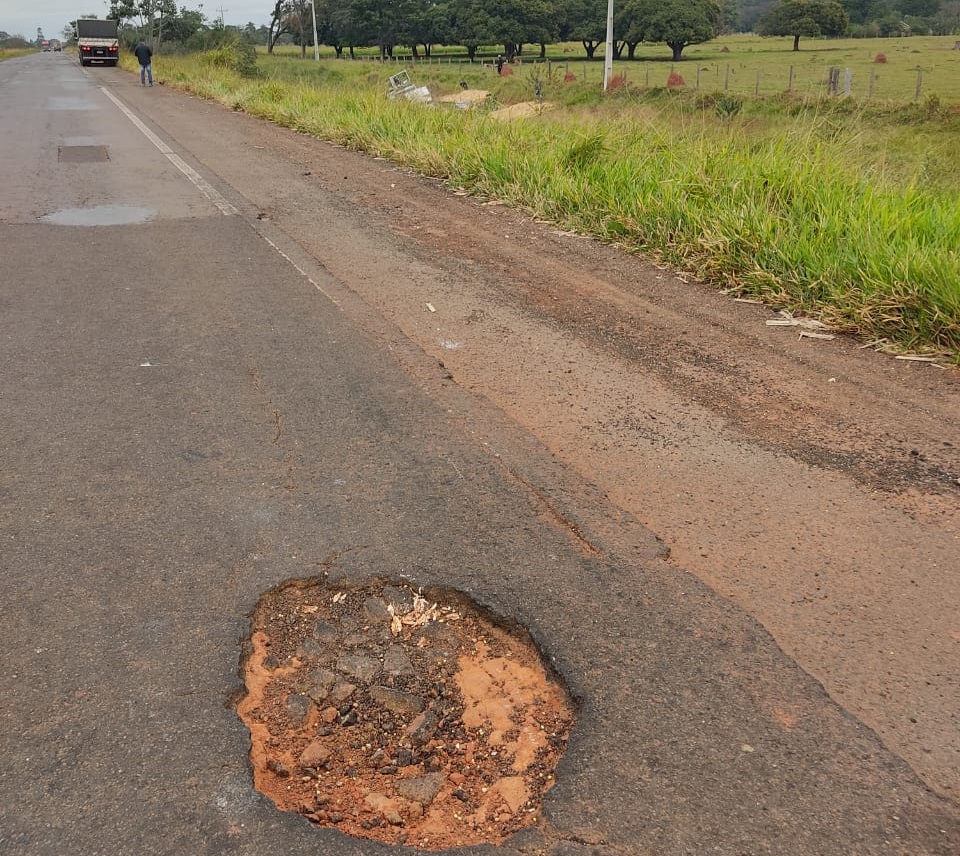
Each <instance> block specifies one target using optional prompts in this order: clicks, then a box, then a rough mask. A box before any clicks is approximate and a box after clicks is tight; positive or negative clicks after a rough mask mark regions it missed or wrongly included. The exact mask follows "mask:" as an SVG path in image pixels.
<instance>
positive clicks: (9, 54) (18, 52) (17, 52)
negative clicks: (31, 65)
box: [0, 48, 36, 62]
mask: <svg viewBox="0 0 960 856" xmlns="http://www.w3.org/2000/svg"><path fill="white" fill-rule="evenodd" d="M31 53H36V50H35V49H34V48H0V62H3V61H4V60H5V59H13V58H14V57H18V56H24V55H25V54H31Z"/></svg>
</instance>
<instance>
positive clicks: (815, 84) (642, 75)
mask: <svg viewBox="0 0 960 856" xmlns="http://www.w3.org/2000/svg"><path fill="white" fill-rule="evenodd" d="M345 58H347V57H345ZM354 61H361V62H380V63H384V64H388V65H395V66H405V67H408V68H409V69H411V70H415V69H416V68H417V67H423V66H433V65H436V66H438V67H439V66H442V65H444V64H446V65H448V66H450V65H454V64H456V65H457V67H458V68H463V67H465V66H466V67H468V68H471V67H472V68H485V67H489V68H492V67H493V66H494V59H493V58H492V57H488V56H483V57H474V58H473V59H470V58H465V57H443V56H437V57H434V56H419V57H413V56H412V55H400V54H394V55H393V56H390V57H386V58H385V59H383V60H381V59H380V58H379V57H376V56H363V57H355V58H354ZM571 64H574V65H580V73H579V74H573V72H571V70H570V66H571ZM538 65H545V66H546V71H547V75H548V77H549V76H550V75H551V73H552V70H553V68H554V67H558V68H559V67H561V66H562V67H563V69H564V73H565V75H566V76H568V79H570V78H569V75H573V77H574V78H576V79H578V80H581V81H582V82H584V83H590V82H595V83H597V84H598V85H602V83H603V64H602V63H600V62H596V61H589V60H586V61H584V60H574V61H573V63H571V61H570V60H553V59H550V58H541V57H535V58H520V59H519V60H518V62H517V66H519V68H520V69H523V68H525V67H526V68H529V67H530V66H538ZM641 66H642V71H640V67H641ZM515 68H516V66H515ZM688 69H689V70H688ZM651 70H653V73H651ZM658 70H659V71H660V74H659V75H658V73H657V72H658ZM691 71H692V72H693V74H692V75H690V72H691ZM804 71H805V72H806V73H804ZM913 71H914V72H915V75H916V77H915V79H914V82H913V88H912V92H911V91H909V90H904V87H903V85H902V83H901V85H900V86H899V87H896V90H894V89H892V88H891V87H889V86H888V87H884V86H883V85H882V83H883V82H884V81H883V78H882V76H881V75H880V74H878V72H877V68H876V66H871V67H870V71H869V74H867V75H866V76H864V75H863V73H855V72H854V70H853V69H851V68H840V67H838V66H830V67H827V68H826V69H809V68H807V69H803V67H800V68H798V67H797V66H794V65H792V64H791V65H789V66H788V67H787V68H786V69H783V70H782V71H781V72H780V73H779V74H778V73H777V72H776V71H775V70H773V69H772V68H771V67H767V66H764V67H763V68H750V67H749V66H747V65H746V64H744V63H710V64H702V63H699V62H698V63H696V66H695V67H694V68H692V69H691V68H690V64H689V63H687V62H684V63H683V64H682V65H681V66H679V71H678V69H677V67H676V66H675V65H674V64H672V63H671V64H669V66H668V65H667V64H666V63H664V62H659V61H658V62H651V61H646V60H640V61H636V62H634V61H618V62H617V63H615V72H614V77H621V78H622V79H623V80H624V81H626V80H627V79H630V80H631V83H632V84H633V85H639V83H640V80H641V79H642V80H643V87H644V88H646V89H649V88H650V87H651V85H652V86H660V87H670V88H681V87H682V88H687V89H695V90H697V91H705V92H724V93H731V94H740V95H753V96H754V97H761V96H763V95H778V94H785V93H795V94H798V95H813V96H819V95H829V96H836V97H861V98H868V99H874V98H877V99H887V100H895V101H897V100H898V101H906V100H911V99H912V100H913V101H915V102H916V101H920V100H921V99H922V98H923V96H924V92H925V91H926V90H927V89H930V91H931V92H933V91H935V84H934V87H931V86H930V85H929V81H927V82H926V84H925V79H924V71H925V69H924V68H922V67H921V66H916V67H915V69H913ZM751 72H752V73H751ZM811 72H813V74H812V75H811ZM684 73H687V74H688V75H690V76H691V77H692V80H691V81H687V80H686V79H684V78H683V74H684ZM676 75H678V76H679V78H680V80H681V82H679V83H678V82H676V80H672V79H673V78H674V77H675V76H676ZM658 76H659V77H660V78H661V79H660V80H659V81H658V80H657V77H658ZM947 100H954V99H947Z"/></svg>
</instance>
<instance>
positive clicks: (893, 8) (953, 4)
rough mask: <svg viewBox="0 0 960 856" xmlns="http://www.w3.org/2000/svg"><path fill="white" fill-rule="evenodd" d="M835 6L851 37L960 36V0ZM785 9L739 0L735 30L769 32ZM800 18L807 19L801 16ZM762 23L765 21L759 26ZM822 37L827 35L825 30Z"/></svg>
mask: <svg viewBox="0 0 960 856" xmlns="http://www.w3.org/2000/svg"><path fill="white" fill-rule="evenodd" d="M837 4H838V5H839V6H840V7H841V9H842V10H843V12H844V13H845V14H846V16H847V20H848V26H847V29H846V34H847V35H850V36H854V37H865V38H872V37H877V36H880V37H890V36H911V35H934V36H947V35H954V34H960V0H837ZM786 5H792V4H791V3H786V2H784V0H741V6H740V14H739V19H738V26H739V28H740V29H742V30H743V31H751V30H752V31H753V32H756V33H760V32H761V30H766V29H768V28H769V25H770V20H771V17H772V18H779V19H782V17H783V14H784V12H783V11H774V8H775V7H782V6H786ZM771 13H772V14H771ZM786 14H788V15H793V16H797V15H798V13H797V11H796V10H793V11H791V10H787V12H786ZM799 17H807V18H809V16H803V15H802V14H799ZM818 17H820V13H814V15H813V18H814V19H816V18H818ZM761 19H766V20H765V22H764V24H762V25H761V24H760V21H761ZM767 34H769V35H774V34H773V33H767ZM822 34H823V35H828V33H827V32H826V31H825V30H824V31H823V32H822ZM775 35H793V33H777V34H775ZM800 35H804V36H806V35H816V33H809V34H808V33H801V34H800Z"/></svg>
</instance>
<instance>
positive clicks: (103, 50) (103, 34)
mask: <svg viewBox="0 0 960 856" xmlns="http://www.w3.org/2000/svg"><path fill="white" fill-rule="evenodd" d="M77 53H78V54H79V57H80V65H90V64H91V63H95V62H98V63H99V62H102V63H103V64H104V65H116V64H117V60H119V59H120V39H119V37H118V34H117V22H116V21H111V20H109V19H107V20H101V19H100V18H81V19H80V20H78V21H77Z"/></svg>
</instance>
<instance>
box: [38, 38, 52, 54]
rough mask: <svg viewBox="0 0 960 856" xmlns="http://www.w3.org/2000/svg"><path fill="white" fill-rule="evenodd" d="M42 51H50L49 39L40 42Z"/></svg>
mask: <svg viewBox="0 0 960 856" xmlns="http://www.w3.org/2000/svg"><path fill="white" fill-rule="evenodd" d="M40 50H42V51H48V50H50V42H49V41H48V40H47V39H44V40H43V41H41V42H40Z"/></svg>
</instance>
